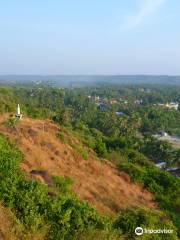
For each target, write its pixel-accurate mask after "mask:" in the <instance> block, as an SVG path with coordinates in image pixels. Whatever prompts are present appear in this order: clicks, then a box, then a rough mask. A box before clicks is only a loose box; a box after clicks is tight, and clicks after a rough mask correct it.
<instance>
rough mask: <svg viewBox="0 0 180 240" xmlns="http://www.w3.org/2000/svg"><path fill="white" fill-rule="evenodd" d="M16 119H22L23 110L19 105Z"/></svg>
mask: <svg viewBox="0 0 180 240" xmlns="http://www.w3.org/2000/svg"><path fill="white" fill-rule="evenodd" d="M16 118H18V119H22V114H21V109H20V105H19V104H18V105H17V109H16Z"/></svg>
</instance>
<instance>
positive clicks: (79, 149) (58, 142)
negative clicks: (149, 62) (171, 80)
mask: <svg viewBox="0 0 180 240" xmlns="http://www.w3.org/2000/svg"><path fill="white" fill-rule="evenodd" d="M179 101H180V95H179V90H178V87H174V86H169V87H162V86H159V85H154V86H147V85H137V86H128V85H127V86H117V85H111V86H109V85H107V86H101V87H91V88H90V87H88V88H80V89H79V88H77V89H59V88H53V87H48V88H47V87H43V86H37V87H34V86H31V85H29V86H26V87H14V88H11V87H1V88H0V103H1V104H0V218H1V221H0V239H12V240H13V239H44V240H45V239H55V240H56V239H57V240H59V239H65V240H66V239H67V240H71V239H78V240H79V239H80V240H81V239H99V240H100V239H110V240H111V239H112V240H113V239H138V238H140V239H178V236H180V235H179V232H178V229H179V227H180V213H179V209H180V202H179V200H180V192H179V191H180V180H179V178H178V173H176V174H175V173H174V172H173V171H171V170H172V169H176V170H178V169H179V161H180V148H179V147H178V138H179V136H180V127H179V121H180V111H179V108H178V102H179ZM17 104H20V106H21V111H22V114H23V117H22V119H21V120H19V119H18V118H16V117H15V112H16V106H17ZM176 106H177V107H176ZM161 135H168V136H169V138H170V139H171V141H168V140H167V139H169V138H167V139H166V140H164V139H163V138H160V137H159V136H161ZM173 139H175V140H176V144H175V145H176V147H174V144H172V141H174V140H173ZM162 162H163V163H165V167H164V168H163V169H160V168H159V167H157V166H159V165H158V164H159V163H162ZM174 171H175V170H174ZM176 172H178V171H176ZM2 219H3V220H2ZM138 226H140V227H142V228H146V229H170V230H173V233H171V234H157V235H156V234H155V235H151V234H144V235H142V236H141V237H138V236H137V235H136V234H135V228H136V227H138Z"/></svg>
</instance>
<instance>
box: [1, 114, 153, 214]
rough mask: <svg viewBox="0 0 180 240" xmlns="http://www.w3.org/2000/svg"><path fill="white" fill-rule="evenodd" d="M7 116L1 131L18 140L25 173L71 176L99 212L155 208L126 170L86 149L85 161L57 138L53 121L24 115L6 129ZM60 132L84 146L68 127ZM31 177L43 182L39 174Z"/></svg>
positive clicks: (2, 119) (74, 187) (149, 194)
mask: <svg viewBox="0 0 180 240" xmlns="http://www.w3.org/2000/svg"><path fill="white" fill-rule="evenodd" d="M6 118H7V116H2V117H0V132H2V133H3V134H5V135H6V136H8V137H9V138H10V139H14V140H15V141H16V142H17V146H18V147H19V148H20V149H21V151H22V152H23V153H24V155H25V160H24V162H23V163H22V165H21V168H22V169H23V170H24V171H25V172H27V173H28V174H29V173H30V172H31V171H32V170H47V171H48V173H49V174H50V175H60V176H68V177H71V178H72V179H73V180H74V184H73V191H74V192H75V193H76V194H77V195H78V196H79V198H80V199H82V200H85V201H87V202H89V203H90V204H91V205H93V206H95V207H96V209H97V210H98V211H100V212H105V213H108V214H114V213H115V212H117V211H118V210H119V209H121V208H126V207H132V206H146V207H149V208H154V207H156V206H155V203H154V200H153V195H152V194H151V193H149V192H148V191H144V190H143V189H142V187H141V186H140V185H138V184H134V183H132V182H131V180H130V177H129V176H128V175H127V174H126V173H123V172H119V171H118V170H117V169H116V168H115V167H114V166H113V165H112V164H111V163H110V162H108V161H106V160H104V161H99V160H96V159H97V158H96V157H95V156H94V154H93V152H92V151H91V150H88V149H87V148H86V151H87V152H88V159H87V160H84V159H83V158H82V156H81V155H80V154H78V152H77V151H76V150H75V149H74V148H72V147H71V146H70V145H68V144H65V143H64V142H63V141H61V140H60V139H59V138H58V137H57V135H58V132H59V131H61V129H59V128H58V126H56V125H55V124H53V123H52V122H50V121H47V120H46V121H44V120H33V119H30V118H24V119H23V120H22V121H21V122H20V124H19V125H17V126H15V127H10V128H7V127H5V125H3V124H2V122H3V121H4V120H5V119H6ZM63 134H64V138H65V140H68V141H67V142H69V141H71V142H72V143H73V144H76V145H78V146H81V147H82V148H83V147H84V148H85V146H83V145H82V143H81V142H80V141H79V140H78V139H77V138H75V137H74V136H72V134H71V133H70V132H68V130H65V131H64V130H63ZM33 177H34V178H36V179H38V180H40V181H42V182H44V183H46V182H45V179H44V178H43V177H42V176H33Z"/></svg>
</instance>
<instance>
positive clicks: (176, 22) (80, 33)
mask: <svg viewBox="0 0 180 240" xmlns="http://www.w3.org/2000/svg"><path fill="white" fill-rule="evenodd" d="M179 13H180V1H179V0H126V1H119V0H111V1H109V0H86V1H85V0H76V1H75V0H51V1H50V0H38V1H37V0H31V1H24V0H6V1H0V74H1V75H2V74H43V75H48V74H55V75H57V74H68V75H69V74H70V75H73V74H76V75H78V74H83V75H84V74H88V75H89V74H90V75H91V74H92V75H94V74H105V75H106V74H108V75H110V74H113V75H117V74H158V75H180V14H179Z"/></svg>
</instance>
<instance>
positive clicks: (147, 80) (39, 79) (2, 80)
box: [0, 75, 180, 87]
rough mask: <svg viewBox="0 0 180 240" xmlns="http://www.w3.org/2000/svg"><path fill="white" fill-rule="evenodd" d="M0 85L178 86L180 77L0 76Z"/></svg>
mask: <svg viewBox="0 0 180 240" xmlns="http://www.w3.org/2000/svg"><path fill="white" fill-rule="evenodd" d="M0 84H1V85H16V84H25V85H29V84H35V85H40V84H46V85H51V86H56V87H84V86H93V85H99V84H166V85H169V84H171V85H180V76H166V75H164V76H163V75H162V76H158V75H157V76H156V75H0Z"/></svg>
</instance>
